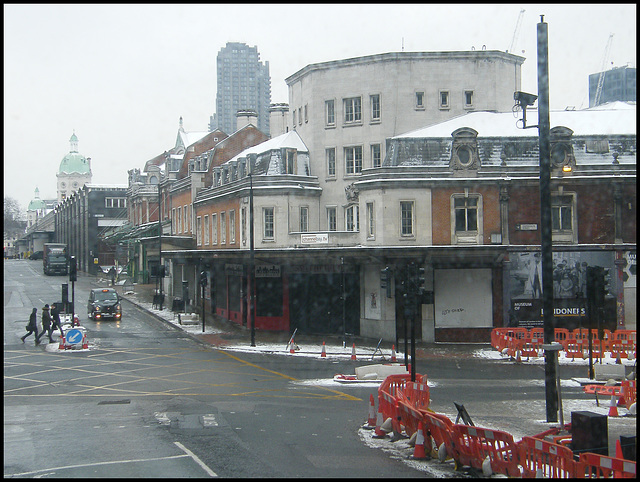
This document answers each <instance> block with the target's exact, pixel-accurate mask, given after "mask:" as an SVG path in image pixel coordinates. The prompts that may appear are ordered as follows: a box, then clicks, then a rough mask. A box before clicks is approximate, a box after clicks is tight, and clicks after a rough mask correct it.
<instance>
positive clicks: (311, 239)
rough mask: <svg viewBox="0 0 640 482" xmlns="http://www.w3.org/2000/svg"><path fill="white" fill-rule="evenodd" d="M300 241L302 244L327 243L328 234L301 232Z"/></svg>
mask: <svg viewBox="0 0 640 482" xmlns="http://www.w3.org/2000/svg"><path fill="white" fill-rule="evenodd" d="M300 242H301V243H302V244H328V243H329V235H328V234H327V233H323V234H301V235H300Z"/></svg>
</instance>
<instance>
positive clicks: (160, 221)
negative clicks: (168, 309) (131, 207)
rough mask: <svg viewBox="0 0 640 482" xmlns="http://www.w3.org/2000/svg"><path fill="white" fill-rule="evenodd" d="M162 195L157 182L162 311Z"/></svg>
mask: <svg viewBox="0 0 640 482" xmlns="http://www.w3.org/2000/svg"><path fill="white" fill-rule="evenodd" d="M161 207H162V194H161V192H160V182H158V280H159V283H160V293H159V295H160V299H159V301H160V306H159V309H160V311H162V301H163V300H162V298H163V296H162V284H163V278H164V269H163V267H162V208H161Z"/></svg>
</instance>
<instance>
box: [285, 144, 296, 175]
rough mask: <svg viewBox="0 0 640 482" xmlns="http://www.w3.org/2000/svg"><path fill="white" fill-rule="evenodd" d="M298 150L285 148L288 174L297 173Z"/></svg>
mask: <svg viewBox="0 0 640 482" xmlns="http://www.w3.org/2000/svg"><path fill="white" fill-rule="evenodd" d="M296 152H297V151H295V150H294V149H287V150H285V172H286V174H295V173H296Z"/></svg>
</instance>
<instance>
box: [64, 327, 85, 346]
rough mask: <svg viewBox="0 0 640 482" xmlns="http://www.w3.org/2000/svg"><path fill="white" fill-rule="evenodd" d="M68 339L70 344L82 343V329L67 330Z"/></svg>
mask: <svg viewBox="0 0 640 482" xmlns="http://www.w3.org/2000/svg"><path fill="white" fill-rule="evenodd" d="M66 340H67V343H69V344H70V345H77V344H78V343H82V332H81V331H80V330H69V331H67V336H66Z"/></svg>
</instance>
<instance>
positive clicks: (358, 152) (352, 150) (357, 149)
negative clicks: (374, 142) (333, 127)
mask: <svg viewBox="0 0 640 482" xmlns="http://www.w3.org/2000/svg"><path fill="white" fill-rule="evenodd" d="M344 161H345V169H346V173H347V174H360V173H361V172H362V146H353V147H345V148H344Z"/></svg>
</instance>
